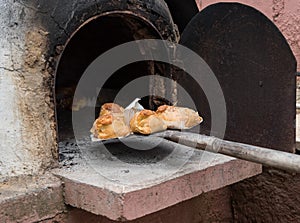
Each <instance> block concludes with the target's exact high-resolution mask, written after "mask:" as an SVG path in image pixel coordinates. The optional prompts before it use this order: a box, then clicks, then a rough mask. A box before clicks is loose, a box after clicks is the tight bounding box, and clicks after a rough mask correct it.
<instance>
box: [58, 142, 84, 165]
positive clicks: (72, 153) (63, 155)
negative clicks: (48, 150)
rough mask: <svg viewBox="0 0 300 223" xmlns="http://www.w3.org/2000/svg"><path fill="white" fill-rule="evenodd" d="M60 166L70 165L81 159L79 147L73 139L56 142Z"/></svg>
mask: <svg viewBox="0 0 300 223" xmlns="http://www.w3.org/2000/svg"><path fill="white" fill-rule="evenodd" d="M58 151H59V164H60V166H64V167H70V166H73V165H76V164H78V163H79V160H80V159H81V153H80V149H79V147H78V144H77V142H76V140H75V139H70V140H65V141H62V142H59V143H58Z"/></svg>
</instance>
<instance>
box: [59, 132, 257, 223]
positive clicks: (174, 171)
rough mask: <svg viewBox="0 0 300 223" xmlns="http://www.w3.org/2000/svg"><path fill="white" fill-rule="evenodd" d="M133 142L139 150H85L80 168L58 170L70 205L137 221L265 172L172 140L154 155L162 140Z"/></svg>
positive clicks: (111, 147) (120, 147) (119, 147)
mask: <svg viewBox="0 0 300 223" xmlns="http://www.w3.org/2000/svg"><path fill="white" fill-rule="evenodd" d="M134 141H135V146H137V147H138V148H139V149H140V150H135V149H130V148H128V147H126V146H124V144H122V143H118V142H116V143H111V144H107V145H106V147H103V145H100V143H92V144H90V145H89V146H87V145H85V147H84V148H82V149H81V153H82V160H84V161H83V162H82V163H81V164H78V165H75V166H73V167H72V168H69V169H59V170H56V171H55V175H57V176H59V177H60V178H61V179H62V181H63V183H64V194H65V202H66V203H67V204H69V205H71V206H74V207H77V208H81V209H84V210H86V211H89V212H91V213H94V214H96V215H102V216H106V217H108V218H110V219H112V220H118V221H125V220H133V219H137V218H140V217H143V216H145V215H147V214H151V213H154V212H156V211H159V210H162V209H164V208H167V207H169V206H172V205H175V204H177V203H179V202H182V201H185V200H188V199H191V198H193V197H196V196H198V195H200V194H202V193H205V192H209V191H212V190H216V189H219V188H222V187H224V186H227V185H230V184H233V183H236V182H239V181H241V180H243V179H246V178H249V177H252V176H255V175H257V174H260V173H261V171H262V169H261V165H258V164H254V163H251V162H247V161H242V160H238V159H235V158H230V157H227V156H224V155H220V154H213V153H209V152H204V151H199V150H195V149H192V148H190V147H186V146H181V145H178V144H176V143H173V142H169V141H167V140H160V143H159V145H158V146H156V147H155V148H153V149H149V150H147V149H148V148H149V147H151V146H154V145H153V144H155V143H156V141H157V139H151V138H149V137H148V138H147V140H145V138H143V140H141V141H138V140H136V139H135V140H134ZM126 144H127V145H128V144H130V139H129V140H127V141H126ZM79 147H80V146H79Z"/></svg>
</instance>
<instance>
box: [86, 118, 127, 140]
mask: <svg viewBox="0 0 300 223" xmlns="http://www.w3.org/2000/svg"><path fill="white" fill-rule="evenodd" d="M91 133H93V135H94V136H95V137H96V138H98V139H113V138H118V137H125V136H127V135H129V134H130V129H129V127H128V126H127V125H126V124H125V122H124V117H123V116H120V115H117V116H114V115H112V114H110V115H102V116H100V117H99V118H97V119H96V120H95V122H94V124H93V127H92V129H91Z"/></svg>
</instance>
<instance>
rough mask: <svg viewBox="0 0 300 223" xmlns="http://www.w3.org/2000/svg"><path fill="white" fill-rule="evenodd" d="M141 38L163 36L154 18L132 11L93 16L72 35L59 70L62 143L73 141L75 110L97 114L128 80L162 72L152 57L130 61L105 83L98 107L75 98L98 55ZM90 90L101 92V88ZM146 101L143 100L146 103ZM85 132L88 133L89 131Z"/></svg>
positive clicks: (57, 91)
mask: <svg viewBox="0 0 300 223" xmlns="http://www.w3.org/2000/svg"><path fill="white" fill-rule="evenodd" d="M139 39H162V36H161V34H160V32H159V31H158V30H157V29H156V28H155V27H154V26H153V25H152V23H151V22H149V21H147V20H146V19H143V18H142V17H140V16H137V15H135V14H133V13H129V12H111V13H106V14H103V15H100V16H98V17H95V18H93V19H90V20H89V21H88V22H86V23H85V24H84V25H82V26H81V27H80V28H79V29H78V30H77V31H76V32H75V34H73V36H72V37H71V38H70V40H69V41H68V43H67V45H66V46H65V49H64V51H63V53H62V55H61V57H60V60H59V63H58V65H57V70H56V80H55V99H56V119H57V133H58V142H59V144H58V145H59V147H61V146H63V147H64V146H65V145H68V144H69V143H70V142H73V139H74V132H73V127H72V112H78V113H80V112H81V111H82V110H85V109H92V110H96V111H95V116H97V115H96V114H98V113H99V110H100V106H101V105H102V104H103V103H107V102H112V101H114V99H115V97H116V95H117V94H118V92H119V90H120V89H121V88H122V87H124V86H125V85H126V84H128V83H129V82H131V81H132V80H134V79H136V78H138V77H140V76H145V75H151V74H154V73H155V74H157V73H160V72H162V70H161V67H162V66H163V65H162V64H159V63H155V62H153V61H142V62H136V63H133V64H129V65H127V66H125V67H123V68H121V69H119V70H118V71H117V72H115V73H114V74H113V75H112V76H111V77H110V78H109V79H108V80H107V81H106V82H105V83H104V85H103V88H101V90H100V93H99V94H98V97H97V103H96V108H95V105H92V104H90V100H89V98H85V97H79V98H74V93H75V90H76V86H77V84H78V82H79V80H80V78H81V76H82V74H83V73H84V71H85V70H86V68H87V67H88V66H89V65H90V64H91V63H92V62H93V61H94V60H95V59H96V58H97V57H98V56H100V55H101V54H103V53H104V52H106V51H108V50H110V49H112V48H113V47H116V46H118V45H120V44H123V43H126V42H129V41H133V40H139ZM112 63H113V61H112ZM155 67H157V68H159V69H158V71H155ZM99 75H101V72H99ZM89 90H92V91H94V92H95V93H96V92H99V89H89ZM137 97H138V95H137ZM145 101H146V100H143V102H144V103H145ZM126 103H128V101H124V103H123V104H121V105H122V106H126V105H127V104H126ZM146 104H147V101H146ZM146 107H147V105H146ZM89 124H90V125H92V123H89ZM84 134H87V135H88V134H89V132H85V133H84ZM59 149H60V148H59Z"/></svg>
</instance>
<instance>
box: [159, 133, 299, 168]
mask: <svg viewBox="0 0 300 223" xmlns="http://www.w3.org/2000/svg"><path fill="white" fill-rule="evenodd" d="M154 136H157V137H162V138H165V139H169V140H171V141H174V142H177V143H179V144H182V145H186V146H190V147H194V148H198V149H203V150H207V151H210V152H215V153H221V154H224V155H228V156H232V157H236V158H240V159H243V160H247V161H251V162H255V163H260V164H262V165H265V166H270V167H275V168H277V169H282V170H286V171H290V172H297V173H300V155H295V154H292V153H287V152H281V151H278V150H273V149H267V148H263V147H258V146H253V145H248V144H243V143H236V142H231V141H226V140H222V139H218V138H216V137H212V136H205V135H200V134H195V133H189V132H178V131H165V132H160V133H156V134H154Z"/></svg>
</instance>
